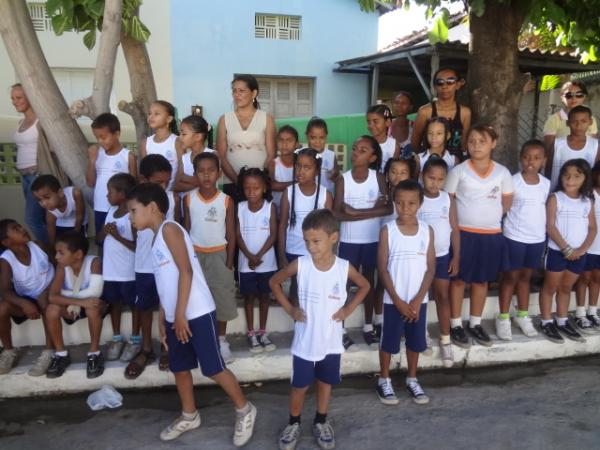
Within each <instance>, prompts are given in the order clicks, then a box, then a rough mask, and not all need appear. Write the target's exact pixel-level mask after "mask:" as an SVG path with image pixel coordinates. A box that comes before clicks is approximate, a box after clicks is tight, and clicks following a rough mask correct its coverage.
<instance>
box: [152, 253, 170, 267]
mask: <svg viewBox="0 0 600 450" xmlns="http://www.w3.org/2000/svg"><path fill="white" fill-rule="evenodd" d="M153 253H154V258H155V259H156V260H157V261H158V264H157V266H158V267H160V266H164V265H165V264H168V263H169V260H168V259H167V257H166V256H165V254H164V253H163V252H161V251H160V250H159V249H155V250H153Z"/></svg>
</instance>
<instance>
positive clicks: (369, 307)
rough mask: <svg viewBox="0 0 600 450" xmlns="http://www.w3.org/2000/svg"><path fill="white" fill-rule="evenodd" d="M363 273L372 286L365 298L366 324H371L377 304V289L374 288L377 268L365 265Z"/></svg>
mask: <svg viewBox="0 0 600 450" xmlns="http://www.w3.org/2000/svg"><path fill="white" fill-rule="evenodd" d="M362 274H363V276H364V277H365V278H366V279H367V281H368V282H369V284H370V285H371V288H370V289H369V293H368V294H367V296H366V297H365V300H364V308H365V325H370V324H371V323H372V322H373V307H374V305H375V300H374V298H375V289H374V286H375V284H374V279H375V269H374V268H371V267H363V268H362Z"/></svg>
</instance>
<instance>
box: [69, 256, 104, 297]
mask: <svg viewBox="0 0 600 450" xmlns="http://www.w3.org/2000/svg"><path fill="white" fill-rule="evenodd" d="M96 258H97V256H94V255H86V256H85V258H84V259H83V264H82V265H81V269H80V272H79V275H81V282H80V284H79V290H80V291H82V290H84V289H87V288H88V287H90V280H91V279H92V263H93V262H94V260H95V259H96ZM77 278H78V276H76V275H75V274H74V273H73V268H72V267H71V266H65V278H64V280H63V285H62V290H64V291H69V292H70V293H71V294H72V293H73V289H74V287H75V282H76V280H77Z"/></svg>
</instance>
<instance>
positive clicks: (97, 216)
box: [94, 210, 108, 236]
mask: <svg viewBox="0 0 600 450" xmlns="http://www.w3.org/2000/svg"><path fill="white" fill-rule="evenodd" d="M107 214H108V211H96V210H94V229H95V230H96V236H98V233H100V230H102V227H103V226H104V222H106V215H107Z"/></svg>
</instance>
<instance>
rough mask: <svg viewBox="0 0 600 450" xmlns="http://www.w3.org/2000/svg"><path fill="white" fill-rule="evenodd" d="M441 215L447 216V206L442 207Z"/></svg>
mask: <svg viewBox="0 0 600 450" xmlns="http://www.w3.org/2000/svg"><path fill="white" fill-rule="evenodd" d="M442 215H443V216H447V215H448V207H447V206H444V207H442Z"/></svg>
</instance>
